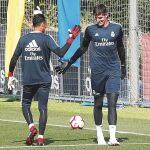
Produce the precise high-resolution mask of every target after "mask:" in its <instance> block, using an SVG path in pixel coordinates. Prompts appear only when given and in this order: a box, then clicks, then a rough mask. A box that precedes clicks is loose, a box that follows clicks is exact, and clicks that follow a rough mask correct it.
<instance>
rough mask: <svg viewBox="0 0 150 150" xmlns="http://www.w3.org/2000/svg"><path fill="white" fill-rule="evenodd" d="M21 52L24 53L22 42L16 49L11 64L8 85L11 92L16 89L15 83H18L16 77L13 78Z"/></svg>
mask: <svg viewBox="0 0 150 150" xmlns="http://www.w3.org/2000/svg"><path fill="white" fill-rule="evenodd" d="M21 52H22V51H21V46H20V40H19V42H18V44H17V47H16V49H15V52H14V54H13V56H12V58H11V61H10V64H9V73H8V84H7V86H8V89H9V90H12V89H13V88H15V86H14V81H16V82H17V79H16V78H14V76H13V72H14V69H15V66H16V63H17V60H18V58H19V56H20V55H21Z"/></svg>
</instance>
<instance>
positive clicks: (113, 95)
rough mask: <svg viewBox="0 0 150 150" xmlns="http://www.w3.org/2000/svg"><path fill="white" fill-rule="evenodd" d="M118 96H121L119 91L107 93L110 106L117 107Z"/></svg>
mask: <svg viewBox="0 0 150 150" xmlns="http://www.w3.org/2000/svg"><path fill="white" fill-rule="evenodd" d="M118 96H119V94H118V93H108V94H107V101H108V107H116V104H117V100H118Z"/></svg>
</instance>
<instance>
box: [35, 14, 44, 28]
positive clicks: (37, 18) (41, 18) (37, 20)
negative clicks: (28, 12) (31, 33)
mask: <svg viewBox="0 0 150 150" xmlns="http://www.w3.org/2000/svg"><path fill="white" fill-rule="evenodd" d="M42 22H46V18H45V16H44V15H43V14H36V15H34V16H33V20H32V23H33V27H37V26H39V25H40V24H41V23H42Z"/></svg>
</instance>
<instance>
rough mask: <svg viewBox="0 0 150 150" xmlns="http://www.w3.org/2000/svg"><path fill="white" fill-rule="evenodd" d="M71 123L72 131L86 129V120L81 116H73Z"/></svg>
mask: <svg viewBox="0 0 150 150" xmlns="http://www.w3.org/2000/svg"><path fill="white" fill-rule="evenodd" d="M69 123H70V125H71V128H72V129H82V128H83V127H84V120H83V118H82V117H81V116H76V115H74V116H72V117H71V118H70V120H69Z"/></svg>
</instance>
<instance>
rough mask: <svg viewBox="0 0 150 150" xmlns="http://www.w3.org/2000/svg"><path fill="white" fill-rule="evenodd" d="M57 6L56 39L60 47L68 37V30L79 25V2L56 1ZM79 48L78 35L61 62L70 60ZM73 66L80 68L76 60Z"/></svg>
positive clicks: (70, 0) (78, 0) (69, 0)
mask: <svg viewBox="0 0 150 150" xmlns="http://www.w3.org/2000/svg"><path fill="white" fill-rule="evenodd" d="M57 5H58V37H59V45H60V47H62V46H63V45H64V44H65V43H66V40H67V38H68V37H69V32H68V29H72V27H73V26H74V25H80V0H57ZM79 47H80V35H78V37H77V38H76V39H75V40H74V41H73V43H72V45H71V47H70V49H69V50H68V52H67V53H66V54H65V56H64V57H63V58H62V60H63V61H66V60H68V59H70V57H71V56H72V55H73V54H74V53H75V51H76V50H77V49H78V48H79ZM74 65H75V66H77V67H79V66H80V60H79V59H78V60H77V61H76V62H75V63H74Z"/></svg>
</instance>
